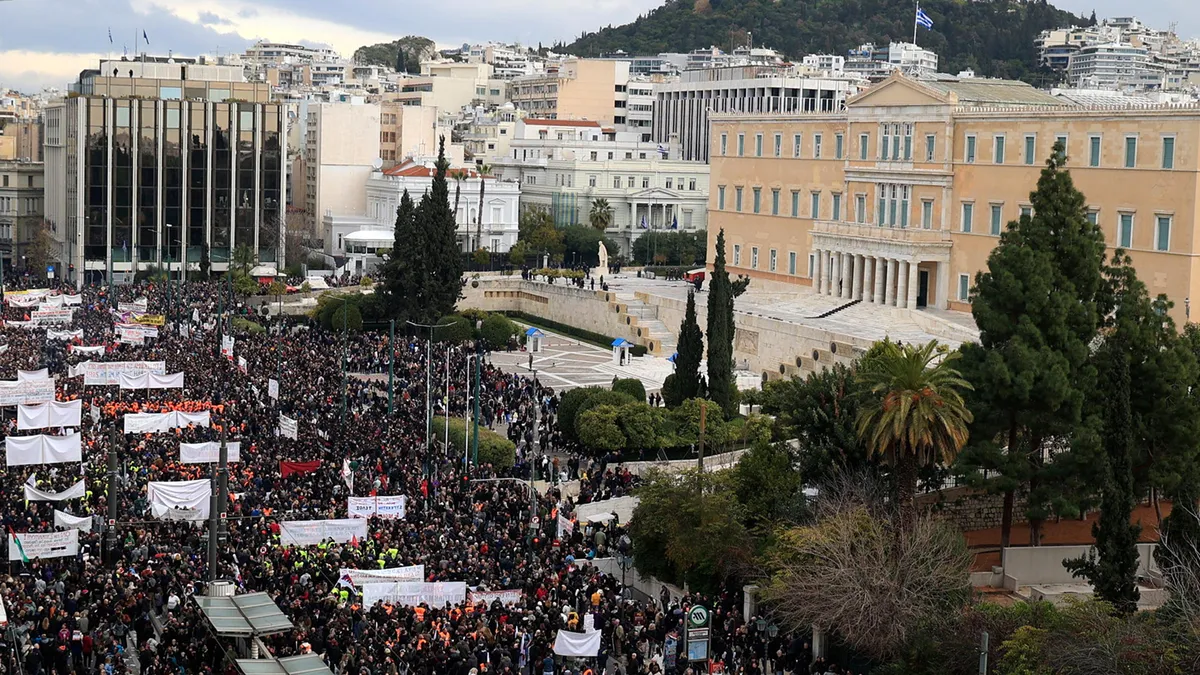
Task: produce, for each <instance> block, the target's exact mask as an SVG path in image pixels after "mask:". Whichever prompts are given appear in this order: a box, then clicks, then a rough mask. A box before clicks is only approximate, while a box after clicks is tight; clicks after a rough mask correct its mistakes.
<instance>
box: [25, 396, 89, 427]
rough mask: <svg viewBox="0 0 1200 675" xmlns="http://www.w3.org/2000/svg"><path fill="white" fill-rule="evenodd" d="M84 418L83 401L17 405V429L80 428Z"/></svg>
mask: <svg viewBox="0 0 1200 675" xmlns="http://www.w3.org/2000/svg"><path fill="white" fill-rule="evenodd" d="M82 416H83V401H82V400H80V399H75V400H74V401H51V402H50V403H38V404H34V405H27V404H24V403H20V404H18V405H17V429H18V430H19V431H26V430H29V429H49V428H52V427H78V426H80V423H81V421H82V420H81V418H82Z"/></svg>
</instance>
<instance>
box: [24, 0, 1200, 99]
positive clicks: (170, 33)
mask: <svg viewBox="0 0 1200 675" xmlns="http://www.w3.org/2000/svg"><path fill="white" fill-rule="evenodd" d="M661 1H662V0H502V1H497V0H436V1H433V2H429V1H427V0H348V1H347V2H336V1H334V2H331V1H330V0H0V86H8V87H12V88H14V89H19V90H24V91H36V90H38V89H40V88H42V87H44V86H56V87H60V88H62V87H64V86H65V85H66V84H67V83H68V82H70V81H72V80H74V79H75V77H76V76H77V75H78V74H79V71H80V70H83V69H85V68H95V67H96V65H97V60H98V59H100V58H103V57H104V56H106V55H108V54H112V55H114V56H120V55H121V53H122V52H123V51H124V50H125V49H126V48H128V50H129V52H130V53H133V52H134V51H135V50H136V49H143V50H144V49H146V44H145V42H144V41H142V40H141V33H142V31H145V32H146V35H147V36H148V37H149V39H150V46H149V53H152V54H166V53H167V51H168V50H173V51H174V53H176V54H179V55H182V56H195V55H197V54H216V53H230V52H241V51H243V50H244V49H245V48H246V46H248V45H249V44H251V43H253V42H254V41H255V40H257V39H267V40H272V41H276V42H304V43H310V44H329V45H332V46H333V47H334V48H335V49H337V50H339V51H340V52H342V53H343V54H345V55H347V56H349V55H350V54H351V53H352V52H353V51H354V50H355V49H356V48H358V47H360V46H362V45H364V44H373V43H376V42H384V41H390V40H394V39H396V38H397V37H401V36H404V35H424V36H426V37H430V38H433V39H434V40H436V41H437V43H438V45H439V46H442V47H449V46H453V45H459V44H462V43H464V42H473V43H474V42H484V41H488V40H493V41H497V42H521V43H523V44H527V45H536V44H537V43H538V42H539V41H540V42H544V43H547V44H549V43H553V42H554V41H556V40H563V41H569V40H571V39H572V38H574V37H575V36H577V35H578V34H579V33H580V32H582V31H585V30H594V29H596V28H597V27H600V26H605V25H608V24H621V23H627V22H629V21H632V20H633V19H634V18H636V17H637V16H638V15H639V14H641V13H643V12H645V11H647V10H649V9H651V8H653V7H655V6H657V5H659V4H661ZM1054 4H1056V5H1058V6H1059V7H1062V8H1064V9H1070V10H1072V11H1075V12H1077V13H1083V14H1085V15H1086V14H1088V13H1090V12H1091V11H1092V9H1095V10H1096V13H1097V15H1098V16H1100V17H1101V18H1103V17H1105V16H1109V15H1115V14H1128V13H1130V7H1129V6H1130V4H1131V2H1130V0H1055V2H1054ZM1137 9H1138V12H1137V14H1138V16H1139V17H1140V18H1142V19H1143V20H1144V21H1147V22H1149V23H1150V24H1151V25H1154V26H1161V27H1166V26H1167V25H1168V23H1169V22H1171V21H1177V22H1178V23H1179V32H1180V33H1181V34H1182V35H1183V36H1184V37H1200V0H1150V2H1145V3H1140V4H1138V8H1137ZM110 29H111V31H112V43H111V44H110V43H109V38H108V34H109V30H110ZM135 37H136V39H137V41H138V42H139V44H135ZM697 46H699V45H697Z"/></svg>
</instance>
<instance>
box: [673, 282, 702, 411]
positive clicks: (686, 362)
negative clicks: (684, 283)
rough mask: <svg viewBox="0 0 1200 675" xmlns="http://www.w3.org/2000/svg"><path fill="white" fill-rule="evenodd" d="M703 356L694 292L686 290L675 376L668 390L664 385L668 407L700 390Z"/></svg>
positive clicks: (694, 394) (694, 395)
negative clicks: (686, 298) (685, 304)
mask: <svg viewBox="0 0 1200 675" xmlns="http://www.w3.org/2000/svg"><path fill="white" fill-rule="evenodd" d="M703 358H704V335H703V334H702V333H701V332H700V324H699V323H698V322H697V321H696V294H695V293H693V292H691V291H688V301H687V310H686V311H685V312H684V314H683V323H682V324H680V325H679V346H678V349H677V350H676V356H675V373H674V375H675V377H674V379H673V380H672V387H671V390H670V391H666V387H664V391H663V396H664V398H665V399H666V404H667V406H668V407H671V408H674V407H675V406H677V405H679V404H680V403H682V402H684V401H686V400H688V399H689V398H696V396H697V394H698V393H699V392H700V361H701V360H702V359H703Z"/></svg>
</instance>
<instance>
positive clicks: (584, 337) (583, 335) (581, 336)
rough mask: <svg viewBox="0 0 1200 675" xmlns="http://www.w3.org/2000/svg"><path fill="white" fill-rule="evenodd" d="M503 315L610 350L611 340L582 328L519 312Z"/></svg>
mask: <svg viewBox="0 0 1200 675" xmlns="http://www.w3.org/2000/svg"><path fill="white" fill-rule="evenodd" d="M504 314H506V315H508V316H510V317H512V318H514V319H517V320H518V321H522V322H524V323H527V324H529V325H531V326H537V327H538V328H544V329H546V330H549V331H553V332H555V333H561V334H562V335H567V336H569V337H573V338H575V339H576V340H581V341H583V342H588V343H591V344H594V345H596V346H597V347H603V348H605V349H612V341H613V338H611V337H608V336H607V335H601V334H600V333H593V332H592V331H590V330H584V329H582V328H575V327H574V326H568V325H566V324H562V323H559V322H557V321H551V320H549V319H543V318H542V317H540V316H534V315H532V314H526V313H525V312H521V311H508V312H504Z"/></svg>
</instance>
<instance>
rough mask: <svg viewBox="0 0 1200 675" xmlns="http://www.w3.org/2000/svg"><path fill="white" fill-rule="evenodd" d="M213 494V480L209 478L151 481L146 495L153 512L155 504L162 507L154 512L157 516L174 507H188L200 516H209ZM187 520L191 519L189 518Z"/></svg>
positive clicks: (160, 516) (188, 509) (187, 508)
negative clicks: (210, 500)
mask: <svg viewBox="0 0 1200 675" xmlns="http://www.w3.org/2000/svg"><path fill="white" fill-rule="evenodd" d="M211 495H212V481H211V480H210V479H208V478H198V479H196V480H179V481H150V482H149V483H148V484H147V485H146V497H147V499H149V500H150V506H151V510H152V512H154V508H153V507H155V506H159V507H161V509H159V510H158V511H157V512H154V516H155V517H156V518H162V515H160V514H161V513H163V512H164V511H170V510H172V509H186V510H187V511H189V512H190V513H194V514H197V515H198V516H199V518H207V517H208V516H209V499H208V498H209V497H210V496H211ZM185 520H191V518H187V519H185Z"/></svg>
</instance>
